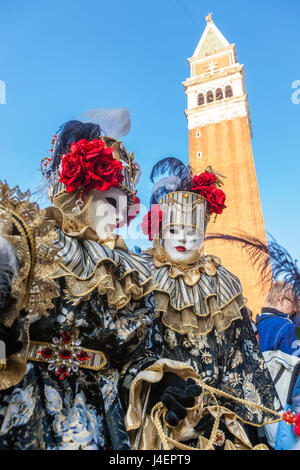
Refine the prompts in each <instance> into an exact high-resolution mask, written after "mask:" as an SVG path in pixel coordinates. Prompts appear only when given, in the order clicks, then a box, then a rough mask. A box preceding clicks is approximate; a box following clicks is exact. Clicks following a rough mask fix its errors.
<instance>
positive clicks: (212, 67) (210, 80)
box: [183, 13, 266, 313]
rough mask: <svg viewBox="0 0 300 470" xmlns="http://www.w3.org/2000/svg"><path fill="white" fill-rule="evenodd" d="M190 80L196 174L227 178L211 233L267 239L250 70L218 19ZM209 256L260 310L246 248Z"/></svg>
mask: <svg viewBox="0 0 300 470" xmlns="http://www.w3.org/2000/svg"><path fill="white" fill-rule="evenodd" d="M188 63H189V66H190V76H189V78H187V80H186V81H185V82H184V83H183V85H184V89H185V93H186V96H187V109H186V111H185V113H186V117H187V121H188V129H189V160H190V165H191V167H192V168H193V169H194V171H195V172H197V173H199V172H201V171H204V170H205V168H206V167H207V166H209V165H210V166H211V167H212V168H214V169H216V170H218V171H219V172H220V173H222V174H223V175H225V176H226V179H225V180H224V183H225V184H224V191H225V193H226V206H227V209H225V210H224V212H223V214H222V215H221V216H218V217H217V220H216V222H215V223H214V224H213V223H210V225H209V227H208V230H209V231H210V232H214V233H216V232H218V233H224V234H225V233H226V234H235V233H237V232H242V231H243V232H247V233H249V234H251V235H253V236H255V237H257V238H259V239H261V240H263V241H266V235H265V227H264V221H263V216H262V208H261V203H260V197H259V192H258V184H257V179H256V173H255V166H254V159H253V153H252V146H251V138H252V131H251V121H250V113H249V105H248V97H247V93H246V86H245V75H244V66H243V65H242V64H240V63H239V62H238V59H237V54H236V48H235V44H231V43H229V41H228V40H227V39H226V38H225V36H224V35H223V34H222V33H221V31H220V30H219V29H218V28H217V26H216V25H215V23H214V22H213V20H212V15H211V13H210V14H208V15H207V17H206V27H205V29H204V31H203V34H202V36H201V38H200V40H199V43H198V45H197V47H196V49H195V51H194V54H193V55H192V57H191V58H189V59H188ZM205 251H206V252H207V253H212V254H215V255H217V256H219V257H220V258H221V259H222V262H223V264H224V265H225V266H226V267H227V268H228V269H229V270H231V271H232V272H233V273H234V274H236V275H237V276H238V277H239V278H240V279H241V281H242V284H243V287H244V294H245V296H246V297H247V298H248V301H249V302H248V304H249V307H250V308H251V309H252V310H253V311H254V313H258V312H260V308H261V307H262V306H263V304H264V301H265V294H266V292H265V290H264V289H263V288H262V286H260V285H259V277H258V273H257V272H256V271H255V269H254V268H253V266H252V264H251V262H249V258H248V257H247V255H246V254H245V253H244V252H243V251H242V249H241V248H238V247H233V246H231V245H230V246H228V244H226V243H225V242H224V243H223V242H222V243H221V242H219V241H218V242H212V241H210V242H207V244H206V246H205Z"/></svg>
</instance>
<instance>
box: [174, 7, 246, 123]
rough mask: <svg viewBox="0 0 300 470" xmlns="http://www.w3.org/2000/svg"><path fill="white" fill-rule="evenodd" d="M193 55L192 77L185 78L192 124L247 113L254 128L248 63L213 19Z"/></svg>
mask: <svg viewBox="0 0 300 470" xmlns="http://www.w3.org/2000/svg"><path fill="white" fill-rule="evenodd" d="M206 21H207V25H206V28H205V30H204V32H203V34H202V36H201V39H200V41H199V43H198V45H197V47H196V49H195V52H194V54H193V56H192V57H191V58H189V59H188V62H189V66H190V77H189V78H187V79H186V81H185V82H183V85H184V89H185V93H186V95H187V110H186V111H185V113H186V116H187V120H188V128H189V129H195V128H196V127H197V128H198V127H202V126H207V125H209V124H215V123H218V122H221V121H226V120H230V119H234V118H237V117H242V116H247V118H248V121H249V127H250V130H251V122H250V115H249V106H248V98H247V94H246V87H245V78H244V66H243V65H241V64H239V63H238V60H237V56H236V50H235V44H230V43H229V42H228V41H227V39H226V38H225V37H224V36H223V34H222V33H221V32H220V31H219V29H218V28H217V26H216V25H215V24H214V23H213V21H212V19H211V14H210V15H208V16H207V18H206Z"/></svg>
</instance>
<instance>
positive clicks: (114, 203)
mask: <svg viewBox="0 0 300 470" xmlns="http://www.w3.org/2000/svg"><path fill="white" fill-rule="evenodd" d="M105 199H106V200H107V202H108V203H109V204H111V205H112V206H113V207H114V208H115V209H116V208H117V201H116V200H115V199H114V198H113V197H106V198H105Z"/></svg>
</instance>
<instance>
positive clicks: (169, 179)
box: [152, 176, 180, 194]
mask: <svg viewBox="0 0 300 470" xmlns="http://www.w3.org/2000/svg"><path fill="white" fill-rule="evenodd" d="M179 183H180V178H179V177H178V176H166V177H164V178H161V179H160V180H159V181H158V182H157V183H156V184H155V185H154V186H153V188H152V194H153V193H155V192H156V191H157V190H158V189H159V188H161V187H165V188H166V189H167V190H168V191H175V190H176V188H177V187H178V185H179Z"/></svg>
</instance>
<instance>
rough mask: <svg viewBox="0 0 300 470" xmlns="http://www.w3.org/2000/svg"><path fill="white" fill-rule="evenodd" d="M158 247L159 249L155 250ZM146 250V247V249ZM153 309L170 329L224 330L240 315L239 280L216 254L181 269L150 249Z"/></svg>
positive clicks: (183, 331)
mask: <svg viewBox="0 0 300 470" xmlns="http://www.w3.org/2000/svg"><path fill="white" fill-rule="evenodd" d="M158 251H159V250H158ZM147 253H149V250H148V251H147ZM152 253H153V260H152V258H151V257H150V256H149V258H148V259H149V263H150V264H151V265H152V274H153V284H155V285H156V286H157V287H156V288H155V289H154V290H155V310H156V313H157V314H162V322H163V323H164V324H165V325H166V326H167V327H169V328H171V329H172V330H174V331H177V332H179V333H182V334H188V333H189V332H190V330H191V329H194V330H195V331H196V334H198V335H206V334H207V333H209V332H210V331H211V330H212V329H213V328H216V330H217V331H218V332H221V331H224V330H226V329H227V328H228V327H229V326H230V325H231V323H232V322H233V321H234V320H237V319H241V318H242V315H241V312H240V310H241V308H242V307H243V306H244V305H245V299H244V296H243V293H242V287H241V284H240V281H239V280H238V278H237V277H236V276H234V275H233V274H232V273H230V272H229V271H228V270H227V269H226V268H224V266H222V265H221V262H220V260H219V258H215V257H213V256H211V255H206V256H204V257H202V258H201V260H200V261H199V262H198V263H196V264H195V266H192V267H191V268H190V269H186V270H185V271H183V270H180V268H178V267H177V266H172V265H171V263H170V261H168V260H164V261H163V259H162V258H161V257H160V256H159V254H158V252H157V250H154V251H152Z"/></svg>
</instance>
